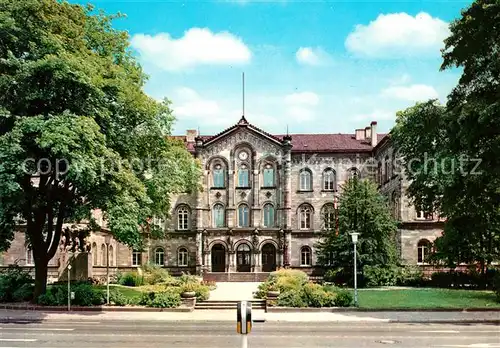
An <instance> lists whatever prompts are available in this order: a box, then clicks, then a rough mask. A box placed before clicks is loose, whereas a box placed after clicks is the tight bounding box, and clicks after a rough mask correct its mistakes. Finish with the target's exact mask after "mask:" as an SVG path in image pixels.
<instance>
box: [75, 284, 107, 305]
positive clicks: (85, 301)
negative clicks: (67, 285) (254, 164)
mask: <svg viewBox="0 0 500 348" xmlns="http://www.w3.org/2000/svg"><path fill="white" fill-rule="evenodd" d="M72 291H74V293H75V299H74V300H71V303H72V304H73V305H75V306H98V305H102V304H104V302H105V299H104V294H103V293H102V291H100V290H97V289H95V288H93V287H92V285H90V284H80V285H78V286H76V287H75V288H74V290H72Z"/></svg>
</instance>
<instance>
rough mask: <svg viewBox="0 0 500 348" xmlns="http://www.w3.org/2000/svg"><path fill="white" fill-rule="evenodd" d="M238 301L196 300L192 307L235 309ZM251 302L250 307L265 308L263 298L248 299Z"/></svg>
mask: <svg viewBox="0 0 500 348" xmlns="http://www.w3.org/2000/svg"><path fill="white" fill-rule="evenodd" d="M238 302H240V301H221V300H220V301H212V300H207V301H201V302H196V305H195V307H194V309H232V310H236V307H237V305H238ZM249 302H251V303H252V309H266V301H265V300H250V301H249Z"/></svg>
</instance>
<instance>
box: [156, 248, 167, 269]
mask: <svg viewBox="0 0 500 348" xmlns="http://www.w3.org/2000/svg"><path fill="white" fill-rule="evenodd" d="M155 265H157V266H165V251H164V250H163V248H156V249H155Z"/></svg>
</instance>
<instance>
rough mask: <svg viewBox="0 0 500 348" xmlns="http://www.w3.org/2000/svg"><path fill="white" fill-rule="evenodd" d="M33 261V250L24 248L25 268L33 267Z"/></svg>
mask: <svg viewBox="0 0 500 348" xmlns="http://www.w3.org/2000/svg"><path fill="white" fill-rule="evenodd" d="M34 264H35V261H34V260H33V249H31V247H27V248H26V266H33V265H34Z"/></svg>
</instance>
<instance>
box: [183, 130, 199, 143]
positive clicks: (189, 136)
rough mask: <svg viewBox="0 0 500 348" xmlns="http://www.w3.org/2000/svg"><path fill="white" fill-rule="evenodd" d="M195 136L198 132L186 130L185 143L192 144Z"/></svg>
mask: <svg viewBox="0 0 500 348" xmlns="http://www.w3.org/2000/svg"><path fill="white" fill-rule="evenodd" d="M197 136H198V131H197V130H196V129H188V130H187V131H186V141H187V142H188V143H194V140H195V138H196V137H197Z"/></svg>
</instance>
